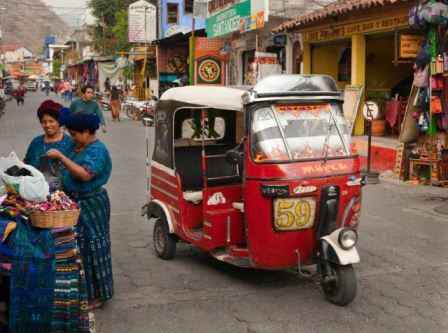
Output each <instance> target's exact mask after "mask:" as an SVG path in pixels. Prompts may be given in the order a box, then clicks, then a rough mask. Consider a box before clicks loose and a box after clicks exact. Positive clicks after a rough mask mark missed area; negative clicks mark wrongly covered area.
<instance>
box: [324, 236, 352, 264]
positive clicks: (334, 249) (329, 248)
mask: <svg viewBox="0 0 448 333" xmlns="http://www.w3.org/2000/svg"><path fill="white" fill-rule="evenodd" d="M342 230H343V229H342V228H341V229H338V230H336V231H334V232H333V233H331V234H330V235H328V236H325V237H322V238H321V240H320V242H321V244H320V251H321V254H320V255H321V260H324V261H326V262H330V263H333V264H337V265H341V266H347V265H351V264H358V263H359V262H360V258H359V254H358V250H357V249H356V247H353V248H351V249H350V250H344V249H343V248H342V247H341V246H340V245H339V243H338V238H339V234H340V233H341V231H342Z"/></svg>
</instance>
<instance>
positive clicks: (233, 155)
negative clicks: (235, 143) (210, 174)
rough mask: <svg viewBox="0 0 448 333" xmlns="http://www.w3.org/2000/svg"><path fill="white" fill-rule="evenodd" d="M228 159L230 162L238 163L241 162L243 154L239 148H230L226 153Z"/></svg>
mask: <svg viewBox="0 0 448 333" xmlns="http://www.w3.org/2000/svg"><path fill="white" fill-rule="evenodd" d="M226 161H227V162H228V163H229V164H232V165H237V164H239V163H240V162H241V154H240V153H239V152H238V151H237V150H229V151H227V153H226Z"/></svg>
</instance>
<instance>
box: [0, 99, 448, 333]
mask: <svg viewBox="0 0 448 333" xmlns="http://www.w3.org/2000/svg"><path fill="white" fill-rule="evenodd" d="M42 99H43V96H41V95H39V94H34V95H33V94H31V95H30V97H29V98H28V99H27V101H26V106H25V108H24V109H17V108H16V107H15V105H13V104H10V105H9V106H8V110H7V114H6V116H5V117H4V118H2V119H0V155H4V154H7V153H8V152H9V151H11V150H15V151H16V152H17V153H18V154H20V155H23V154H24V152H25V149H26V146H27V144H28V142H29V141H30V140H31V139H32V138H33V136H35V135H36V134H38V133H39V126H38V122H37V120H36V118H35V110H36V107H37V103H38V102H39V101H40V100H42ZM109 129H110V131H109V133H107V134H105V135H101V137H102V139H104V141H105V142H106V143H107V145H108V147H109V148H110V151H111V153H112V156H113V161H114V171H113V178H112V181H111V182H110V184H109V191H110V194H111V199H112V211H113V213H112V221H111V223H112V238H113V262H114V273H115V287H116V294H115V298H114V300H113V301H112V302H111V303H110V304H108V305H107V306H106V307H105V308H104V309H103V310H99V311H97V312H96V316H97V321H98V323H97V325H98V330H97V331H98V332H101V333H115V332H116V333H123V332H127V333H148V332H151V333H152V332H166V333H169V332H198V333H202V332H204V333H211V332H213V333H215V332H222V333H240V332H241V333H255V332H257V333H263V332H269V333H271V332H275V333H276V332H279V333H286V332H288V333H289V332H291V333H299V332H306V333H309V332H343V333H346V332H375V333H379V332H425V333H429V332H448V316H447V314H448V279H447V278H446V276H447V275H448V216H447V215H442V214H438V213H436V212H435V211H434V208H436V207H441V206H443V205H448V192H447V190H441V189H434V188H425V187H409V186H397V185H394V184H392V183H383V184H381V185H377V186H369V187H367V188H366V190H365V196H364V207H363V218H362V226H361V229H360V237H361V241H360V242H361V243H360V254H361V258H362V263H361V264H360V265H359V266H358V272H359V280H360V282H359V295H358V297H357V299H356V300H355V302H354V303H353V304H351V305H350V306H348V307H346V308H339V307H336V306H333V305H331V304H329V303H327V302H326V301H325V300H324V298H323V297H322V295H321V291H320V289H319V287H318V285H317V284H316V283H315V282H313V281H308V280H303V279H300V278H298V277H297V276H296V275H294V274H292V273H289V272H264V271H254V270H243V269H237V268H234V267H230V266H227V265H225V264H222V263H219V262H216V261H213V260H211V259H210V258H209V257H207V256H206V255H204V254H201V253H199V252H198V251H196V250H194V249H192V248H191V247H189V246H186V245H182V246H181V247H180V250H179V254H178V256H177V257H176V259H175V260H174V261H171V262H163V261H160V260H158V259H156V258H155V257H154V255H153V253H152V242H151V235H152V228H151V225H150V224H149V223H147V222H146V221H145V220H144V219H143V218H141V217H140V216H139V209H140V207H141V205H142V204H143V202H144V200H145V186H146V185H145V180H144V177H145V173H144V170H145V168H144V163H145V147H144V137H145V132H144V129H143V128H142V127H141V126H140V124H138V123H136V122H131V121H123V122H122V123H119V124H110V128H109ZM439 211H443V210H440V209H439Z"/></svg>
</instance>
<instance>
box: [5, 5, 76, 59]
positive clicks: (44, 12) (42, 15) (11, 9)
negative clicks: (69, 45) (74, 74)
mask: <svg viewBox="0 0 448 333" xmlns="http://www.w3.org/2000/svg"><path fill="white" fill-rule="evenodd" d="M0 7H4V8H6V10H3V11H0V26H1V27H2V31H3V41H2V43H6V44H8V43H14V44H19V45H21V46H25V47H26V48H28V49H30V50H32V51H33V52H34V53H40V52H41V51H42V46H43V42H44V38H45V37H46V36H48V35H54V36H56V37H57V38H58V40H63V39H64V37H66V36H68V35H69V34H70V32H71V29H70V28H69V27H68V25H67V24H66V23H65V22H64V21H63V20H62V19H61V18H60V17H59V16H58V15H57V14H55V13H54V12H53V11H52V10H51V9H49V8H48V7H47V6H46V5H45V4H44V3H43V2H42V1H41V0H2V1H1V4H0Z"/></svg>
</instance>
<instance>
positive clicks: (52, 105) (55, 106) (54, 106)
mask: <svg viewBox="0 0 448 333" xmlns="http://www.w3.org/2000/svg"><path fill="white" fill-rule="evenodd" d="M62 108H63V106H62V105H61V104H59V103H56V102H54V101H52V100H50V99H49V100H46V101H44V102H43V103H42V104H41V105H40V106H39V109H37V117H38V118H39V121H40V122H42V119H43V118H44V116H46V115H47V116H50V117H51V118H53V119H55V120H56V121H58V122H59V123H60V116H61V109H62Z"/></svg>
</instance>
